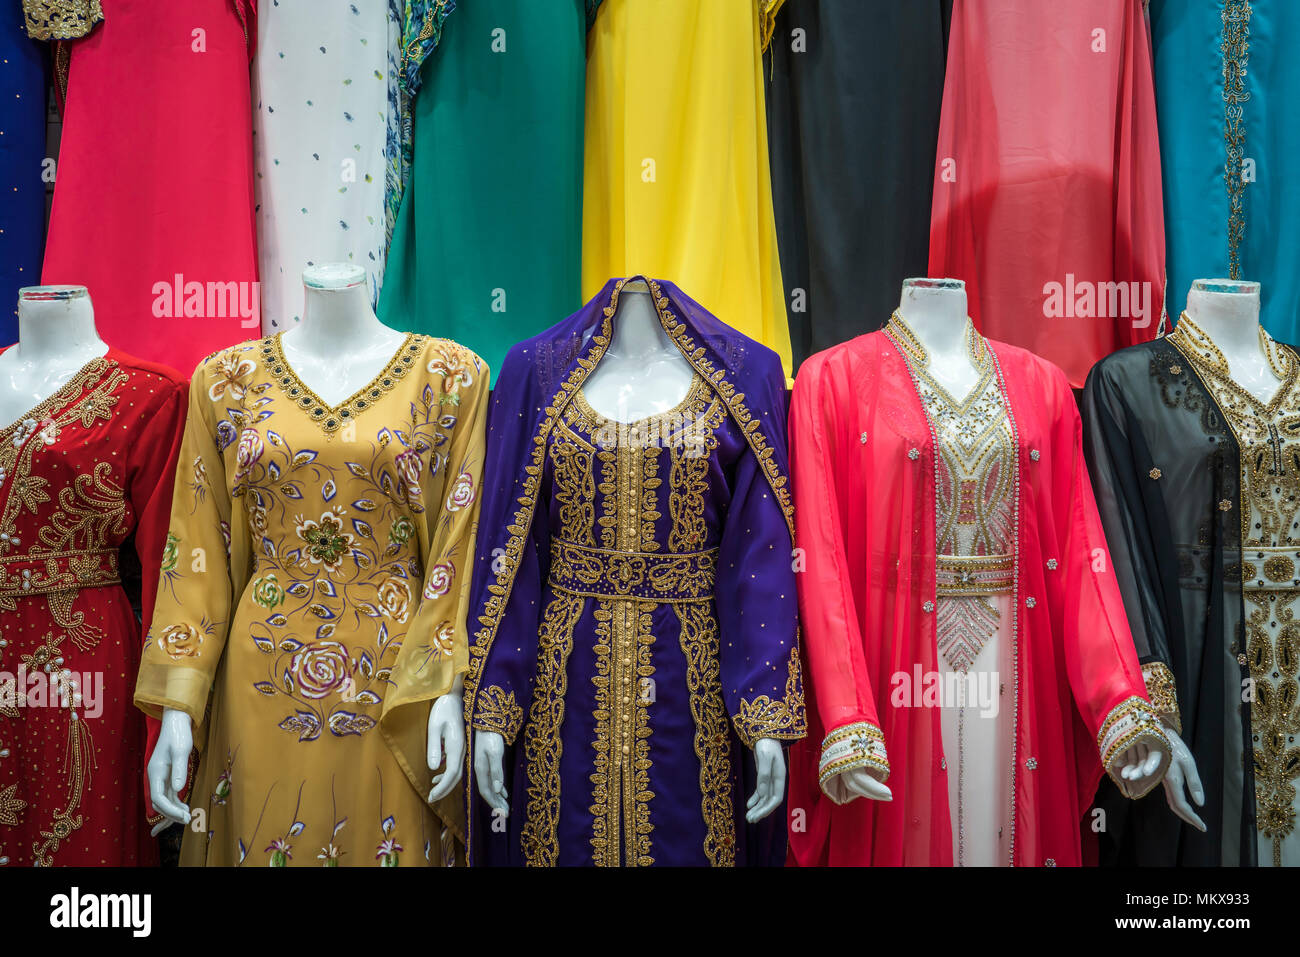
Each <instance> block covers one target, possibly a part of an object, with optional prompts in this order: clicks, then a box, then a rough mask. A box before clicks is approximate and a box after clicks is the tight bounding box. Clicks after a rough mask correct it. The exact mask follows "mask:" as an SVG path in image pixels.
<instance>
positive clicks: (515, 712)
mask: <svg viewBox="0 0 1300 957" xmlns="http://www.w3.org/2000/svg"><path fill="white" fill-rule="evenodd" d="M523 723H524V709H523V708H521V707H520V706H519V704H518V702H516V701H515V693H514V692H513V691H506V690H505V689H504V688H502V687H501V686H500V685H492V686H491V687H488V688H483V689H482V690H480V691H479V693H478V699H477V700H476V701H475V703H474V722H473V724H474V730H475V731H494V732H496V733H497V734H499V735H501V737H503V738H505V739H506V744H514V743H515V738H516V737H517V736H518V734H519V729H520V728H521V727H522V726H523Z"/></svg>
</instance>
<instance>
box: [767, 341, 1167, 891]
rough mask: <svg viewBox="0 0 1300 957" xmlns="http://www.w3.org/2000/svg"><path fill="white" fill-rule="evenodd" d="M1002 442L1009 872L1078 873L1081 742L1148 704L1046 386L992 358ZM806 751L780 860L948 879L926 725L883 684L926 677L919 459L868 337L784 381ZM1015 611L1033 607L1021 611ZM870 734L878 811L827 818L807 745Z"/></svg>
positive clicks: (885, 364)
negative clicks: (1012, 544)
mask: <svg viewBox="0 0 1300 957" xmlns="http://www.w3.org/2000/svg"><path fill="white" fill-rule="evenodd" d="M988 345H989V346H990V347H991V348H992V350H993V352H994V354H995V355H996V357H997V359H998V362H999V364H1000V367H1001V371H1002V375H1003V382H1004V388H1005V390H1006V396H1007V400H1008V403H1009V405H1010V408H1011V409H1012V412H1013V419H1014V425H1015V429H1016V433H1017V438H1018V443H1019V457H1018V469H1019V492H1018V499H1017V503H1018V504H1017V507H1018V521H1019V537H1018V553H1017V557H1016V575H1015V581H1016V593H1015V595H1014V601H1015V607H1016V609H1017V622H1016V638H1015V655H1014V662H1015V669H1014V670H1015V673H1014V674H1012V675H1002V676H1000V677H1001V681H1002V682H1003V685H1004V689H1005V690H1004V693H1003V695H1002V697H1001V699H1000V707H1003V708H1011V707H1014V708H1015V709H1016V712H1015V727H1016V733H1015V777H1014V795H1015V799H1014V804H1015V808H1014V821H1015V830H1014V838H1013V860H1011V861H1008V863H1014V864H1017V865H1033V866H1042V865H1044V864H1060V865H1062V866H1064V865H1070V864H1075V865H1077V864H1079V863H1081V860H1082V848H1081V837H1080V828H1079V825H1080V820H1081V818H1082V816H1083V814H1084V813H1085V811H1086V809H1087V808H1088V806H1089V803H1090V802H1091V800H1092V797H1093V795H1094V793H1095V790H1096V786H1097V783H1098V781H1099V780H1100V776H1101V774H1102V767H1101V757H1100V753H1099V746H1098V740H1097V737H1098V732H1099V731H1100V730H1101V728H1102V726H1103V724H1104V723H1105V721H1106V719H1107V717H1108V716H1110V715H1111V714H1112V712H1117V713H1122V712H1125V709H1126V708H1127V707H1129V705H1126V702H1129V701H1130V699H1132V698H1134V697H1137V698H1141V699H1145V698H1146V691H1145V687H1144V684H1143V680H1142V674H1141V670H1140V668H1139V666H1138V662H1137V656H1136V654H1135V653H1134V650H1133V640H1132V637H1131V635H1130V633H1129V629H1128V624H1127V621H1126V619H1125V616H1124V610H1123V605H1122V603H1121V599H1120V594H1119V590H1118V587H1117V584H1116V581H1115V576H1114V575H1113V574H1112V573H1111V571H1110V561H1109V555H1108V553H1107V550H1106V543H1105V539H1104V537H1103V534H1102V531H1101V525H1100V520H1099V518H1098V514H1097V508H1096V504H1095V502H1094V499H1093V495H1092V489H1091V486H1090V484H1089V479H1088V474H1087V471H1086V469H1085V465H1084V460H1083V453H1082V446H1081V431H1080V421H1079V415H1078V412H1077V410H1076V407H1075V403H1074V399H1073V396H1072V394H1071V392H1070V388H1069V384H1068V383H1067V381H1066V379H1065V376H1064V375H1063V374H1062V373H1061V370H1060V369H1058V368H1056V367H1055V366H1053V365H1051V364H1050V363H1047V362H1045V361H1043V360H1041V359H1038V358H1037V357H1035V356H1033V355H1032V354H1031V353H1029V352H1027V351H1025V350H1023V349H1019V348H1016V347H1014V346H1009V345H1005V344H1002V343H994V342H989V343H988ZM790 419H791V420H790V429H791V461H792V469H793V474H792V480H793V487H794V497H795V515H796V539H797V546H798V549H799V552H798V554H799V555H800V556H801V557H802V559H803V560H804V562H805V563H806V565H805V570H804V571H803V573H802V574H800V575H799V576H798V580H799V605H800V614H801V616H802V623H803V629H804V630H803V651H804V656H805V662H806V671H805V693H806V696H807V702H808V737H807V738H806V739H805V740H803V741H800V742H798V743H796V744H795V745H794V747H793V749H792V753H791V772H790V799H789V814H790V862H791V863H792V864H799V865H827V864H830V865H861V864H877V865H951V864H952V856H953V855H952V837H951V824H950V819H949V808H948V787H947V781H946V774H947V771H946V770H945V768H944V767H943V764H942V760H941V759H942V758H943V744H942V737H941V726H940V709H939V708H936V707H905V706H896V704H895V703H894V702H893V701H892V700H891V692H892V690H893V683H892V682H893V680H894V676H896V675H907V676H911V675H913V674H914V670H915V669H916V668H918V667H919V669H920V670H921V672H923V673H929V672H935V671H936V670H937V659H936V640H935V618H936V616H935V615H934V614H933V613H932V611H933V608H934V606H933V604H930V605H929V608H928V609H927V603H932V602H933V601H934V600H935V597H936V595H935V557H934V555H935V508H936V505H935V490H934V461H935V459H934V451H935V450H934V447H933V443H932V441H931V437H930V436H931V433H930V429H929V425H928V422H927V419H926V416H925V413H924V411H923V409H922V406H921V404H920V400H919V398H918V397H917V395H916V392H915V389H914V388H913V384H912V380H911V378H910V375H909V372H908V369H907V366H906V363H905V361H904V359H903V357H902V356H901V354H900V353H899V352H898V350H897V348H896V347H895V346H894V344H893V342H892V341H891V340H890V339H889V338H888V337H887V336H886V335H885V334H884V333H883V332H876V333H871V334H869V335H865V336H860V337H858V338H856V339H854V340H852V341H850V342H848V343H845V344H844V345H842V346H838V347H836V348H834V349H831V350H828V351H827V352H823V353H820V354H818V355H816V356H814V357H812V358H811V359H809V360H808V361H807V362H806V363H805V364H804V365H803V367H802V368H801V370H800V373H799V377H798V379H797V381H796V382H795V388H794V398H793V406H792V410H791V417H790ZM1030 599H1032V601H1031V600H1030ZM851 726H858V727H860V728H863V729H878V730H879V732H882V733H883V739H884V747H885V749H886V751H887V759H888V778H887V781H886V783H887V784H888V786H889V787H890V788H891V790H892V791H893V800H892V801H891V802H879V801H871V800H867V799H864V798H857V799H855V800H853V801H851V802H849V803H848V804H844V805H837V804H835V803H834V802H832V801H831V800H830V799H829V798H828V797H827V796H826V795H825V794H824V793H823V792H822V790H821V788H820V787H819V783H818V781H819V765H820V764H821V763H822V761H823V760H824V754H823V741H824V739H825V738H826V736H827V735H828V734H831V733H832V732H836V731H837V729H844V728H848V727H851Z"/></svg>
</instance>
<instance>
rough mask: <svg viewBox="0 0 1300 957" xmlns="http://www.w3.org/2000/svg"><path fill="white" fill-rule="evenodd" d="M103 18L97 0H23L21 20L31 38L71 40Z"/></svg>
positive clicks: (85, 32)
mask: <svg viewBox="0 0 1300 957" xmlns="http://www.w3.org/2000/svg"><path fill="white" fill-rule="evenodd" d="M103 19H104V8H103V7H102V6H101V5H100V2H99V0H23V21H24V22H25V23H26V25H27V35H28V36H29V37H31V38H32V39H33V40H75V39H77V38H78V37H84V36H85V35H86V34H88V33H89V32H90V31H91V30H93V29H95V24H97V23H99V22H100V21H101V20H103Z"/></svg>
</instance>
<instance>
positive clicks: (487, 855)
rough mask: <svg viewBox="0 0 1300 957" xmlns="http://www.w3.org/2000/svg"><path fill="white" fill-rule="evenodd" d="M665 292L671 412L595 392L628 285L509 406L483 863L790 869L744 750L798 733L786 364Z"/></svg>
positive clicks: (495, 576) (563, 336) (486, 609)
mask: <svg viewBox="0 0 1300 957" xmlns="http://www.w3.org/2000/svg"><path fill="white" fill-rule="evenodd" d="M650 285H651V289H652V295H653V298H654V300H655V303H656V307H657V310H658V313H659V318H660V321H661V322H662V323H663V325H664V328H665V330H666V331H667V332H668V333H669V335H670V336H671V337H672V339H673V341H674V342H675V343H676V344H677V345H678V347H679V348H681V349H682V352H683V354H684V355H685V356H686V358H687V359H688V360H689V361H690V362H691V363H692V365H693V366H694V367H695V370H696V375H695V377H694V380H693V382H692V385H691V387H690V389H689V391H688V393H687V395H686V397H685V399H684V400H683V401H682V402H681V403H680V404H679V405H678V406H677V407H676V408H674V409H672V410H670V411H669V412H666V413H662V414H660V415H655V416H652V417H650V418H647V419H642V420H639V421H637V422H633V423H618V422H614V421H611V420H609V419H606V418H604V417H602V416H600V415H599V414H597V413H596V412H595V411H594V410H593V409H592V408H591V406H589V405H588V404H587V401H586V399H585V397H584V396H583V393H582V382H583V380H584V379H585V378H586V376H587V374H588V373H589V372H590V370H591V369H592V368H594V367H595V364H596V363H597V362H598V361H599V359H600V357H601V355H603V353H604V349H605V346H606V344H607V343H608V341H609V335H610V329H611V323H612V321H613V316H614V313H615V311H616V309H617V299H618V293H619V291H620V290H621V289H622V282H619V283H612V282H611V283H610V284H609V285H607V286H606V288H605V289H604V290H603V291H602V293H601V294H600V295H599V296H598V297H597V298H596V299H595V300H593V301H592V302H591V303H589V304H588V305H587V306H586V307H585V308H584V309H583V310H582V311H581V312H579V313H578V314H576V315H575V316H574V317H572V318H570V319H568V320H566V321H565V322H564V323H562V324H560V325H559V326H556V327H555V328H553V329H551V330H549V331H548V332H547V333H544V334H543V335H542V336H539V337H537V338H536V339H532V340H529V341H528V342H525V343H522V344H521V345H520V346H518V347H516V348H515V349H514V350H512V352H511V354H510V356H509V357H508V358H507V359H506V363H505V366H504V367H503V370H502V376H501V380H500V385H498V387H497V392H496V394H495V396H494V405H493V411H492V415H491V418H490V420H489V436H488V464H487V474H488V475H489V476H492V477H493V478H494V479H495V481H496V482H497V483H498V484H497V487H496V488H495V489H493V488H492V487H489V488H488V490H487V492H486V493H485V494H486V497H485V499H484V510H485V511H484V514H483V519H482V523H481V525H480V533H479V564H478V569H477V576H476V582H475V589H476V594H477V597H478V599H479V600H478V601H477V602H476V607H478V608H479V609H481V617H480V619H479V625H480V627H479V628H478V629H477V632H476V629H475V628H474V626H473V625H472V624H471V628H470V631H471V635H472V645H471V665H470V676H469V681H468V687H467V691H466V695H467V711H468V712H469V717H470V721H471V726H472V728H473V729H474V731H475V732H480V733H481V732H484V731H494V732H497V733H499V734H501V735H502V736H503V737H504V738H505V740H506V742H507V744H508V745H509V747H508V751H507V764H506V766H507V778H508V781H507V787H508V791H509V794H510V815H509V818H508V819H507V820H506V821H505V822H497V826H496V827H494V826H493V824H494V821H493V819H492V815H491V811H490V810H489V809H488V808H487V806H486V805H485V804H483V803H482V801H481V799H480V798H479V797H478V796H477V794H475V793H472V792H471V794H470V796H469V799H470V802H471V806H472V815H471V816H472V824H471V831H472V842H473V851H472V853H473V854H474V857H473V863H475V864H481V863H521V864H537V865H548V864H549V865H582V864H596V865H609V866H619V865H628V866H643V865H648V864H676V865H692V864H698V865H706V864H711V865H730V864H752V863H780V861H781V855H782V851H783V841H782V839H781V835H780V834H779V830H780V812H779V811H778V812H777V813H775V814H773V815H772V816H771V817H769V818H768V820H767V821H766V822H763V824H761V825H759V826H754V827H750V826H748V825H746V823H745V819H744V811H745V801H746V799H747V797H748V794H749V793H750V792H751V791H752V789H753V786H754V781H753V779H754V769H753V763H754V762H753V758H752V755H751V753H750V750H749V749H750V748H752V746H753V744H754V742H755V741H756V740H758V739H760V738H765V737H766V738H775V739H786V740H789V739H795V738H799V737H801V736H802V735H803V733H804V725H805V719H804V707H803V695H802V689H801V685H800V668H799V657H798V654H799V653H798V647H797V629H798V622H797V597H796V591H795V582H794V574H795V573H794V570H793V565H794V563H793V559H792V545H791V533H790V520H791V513H790V507H789V497H788V493H787V485H786V481H787V480H786V467H785V427H784V418H785V410H784V406H783V404H782V391H783V385H784V383H783V376H782V372H781V366H780V362H779V361H778V359H777V357H776V355H775V354H774V353H772V352H771V351H770V350H768V349H766V348H765V347H763V346H760V345H758V344H757V343H755V342H753V341H751V340H749V339H747V338H745V337H744V336H742V335H740V334H739V333H737V332H735V331H734V330H731V329H728V328H727V327H725V326H723V325H722V324H721V323H720V322H718V320H716V319H714V318H713V317H712V316H709V315H708V313H706V312H704V310H703V309H702V308H701V307H699V306H698V305H697V304H695V303H694V302H693V301H692V300H690V299H688V298H687V297H685V296H683V295H682V294H681V293H680V292H679V291H678V290H677V289H676V288H675V287H673V286H672V285H671V284H669V283H663V284H657V283H651V284H650ZM557 373H559V374H558V375H557ZM532 390H538V391H537V394H535V395H530V394H529V393H530V391H532ZM489 481H492V479H490V480H489ZM773 832H775V833H773Z"/></svg>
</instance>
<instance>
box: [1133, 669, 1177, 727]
mask: <svg viewBox="0 0 1300 957" xmlns="http://www.w3.org/2000/svg"><path fill="white" fill-rule="evenodd" d="M1142 680H1143V681H1144V682H1145V683H1146V688H1147V697H1148V698H1149V699H1151V707H1153V708H1154V709H1155V711H1156V714H1157V715H1159V716H1160V719H1161V720H1162V721H1164V723H1165V724H1166V725H1168V726H1169V727H1171V728H1173V729H1174V731H1176V732H1177V733H1178V734H1182V733H1183V722H1182V719H1181V718H1180V717H1179V715H1178V691H1177V688H1176V687H1175V684H1174V673H1173V672H1172V671H1170V670H1169V666H1168V665H1167V664H1165V663H1164V662H1163V661H1148V662H1147V663H1146V664H1144V665H1143V666H1142Z"/></svg>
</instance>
